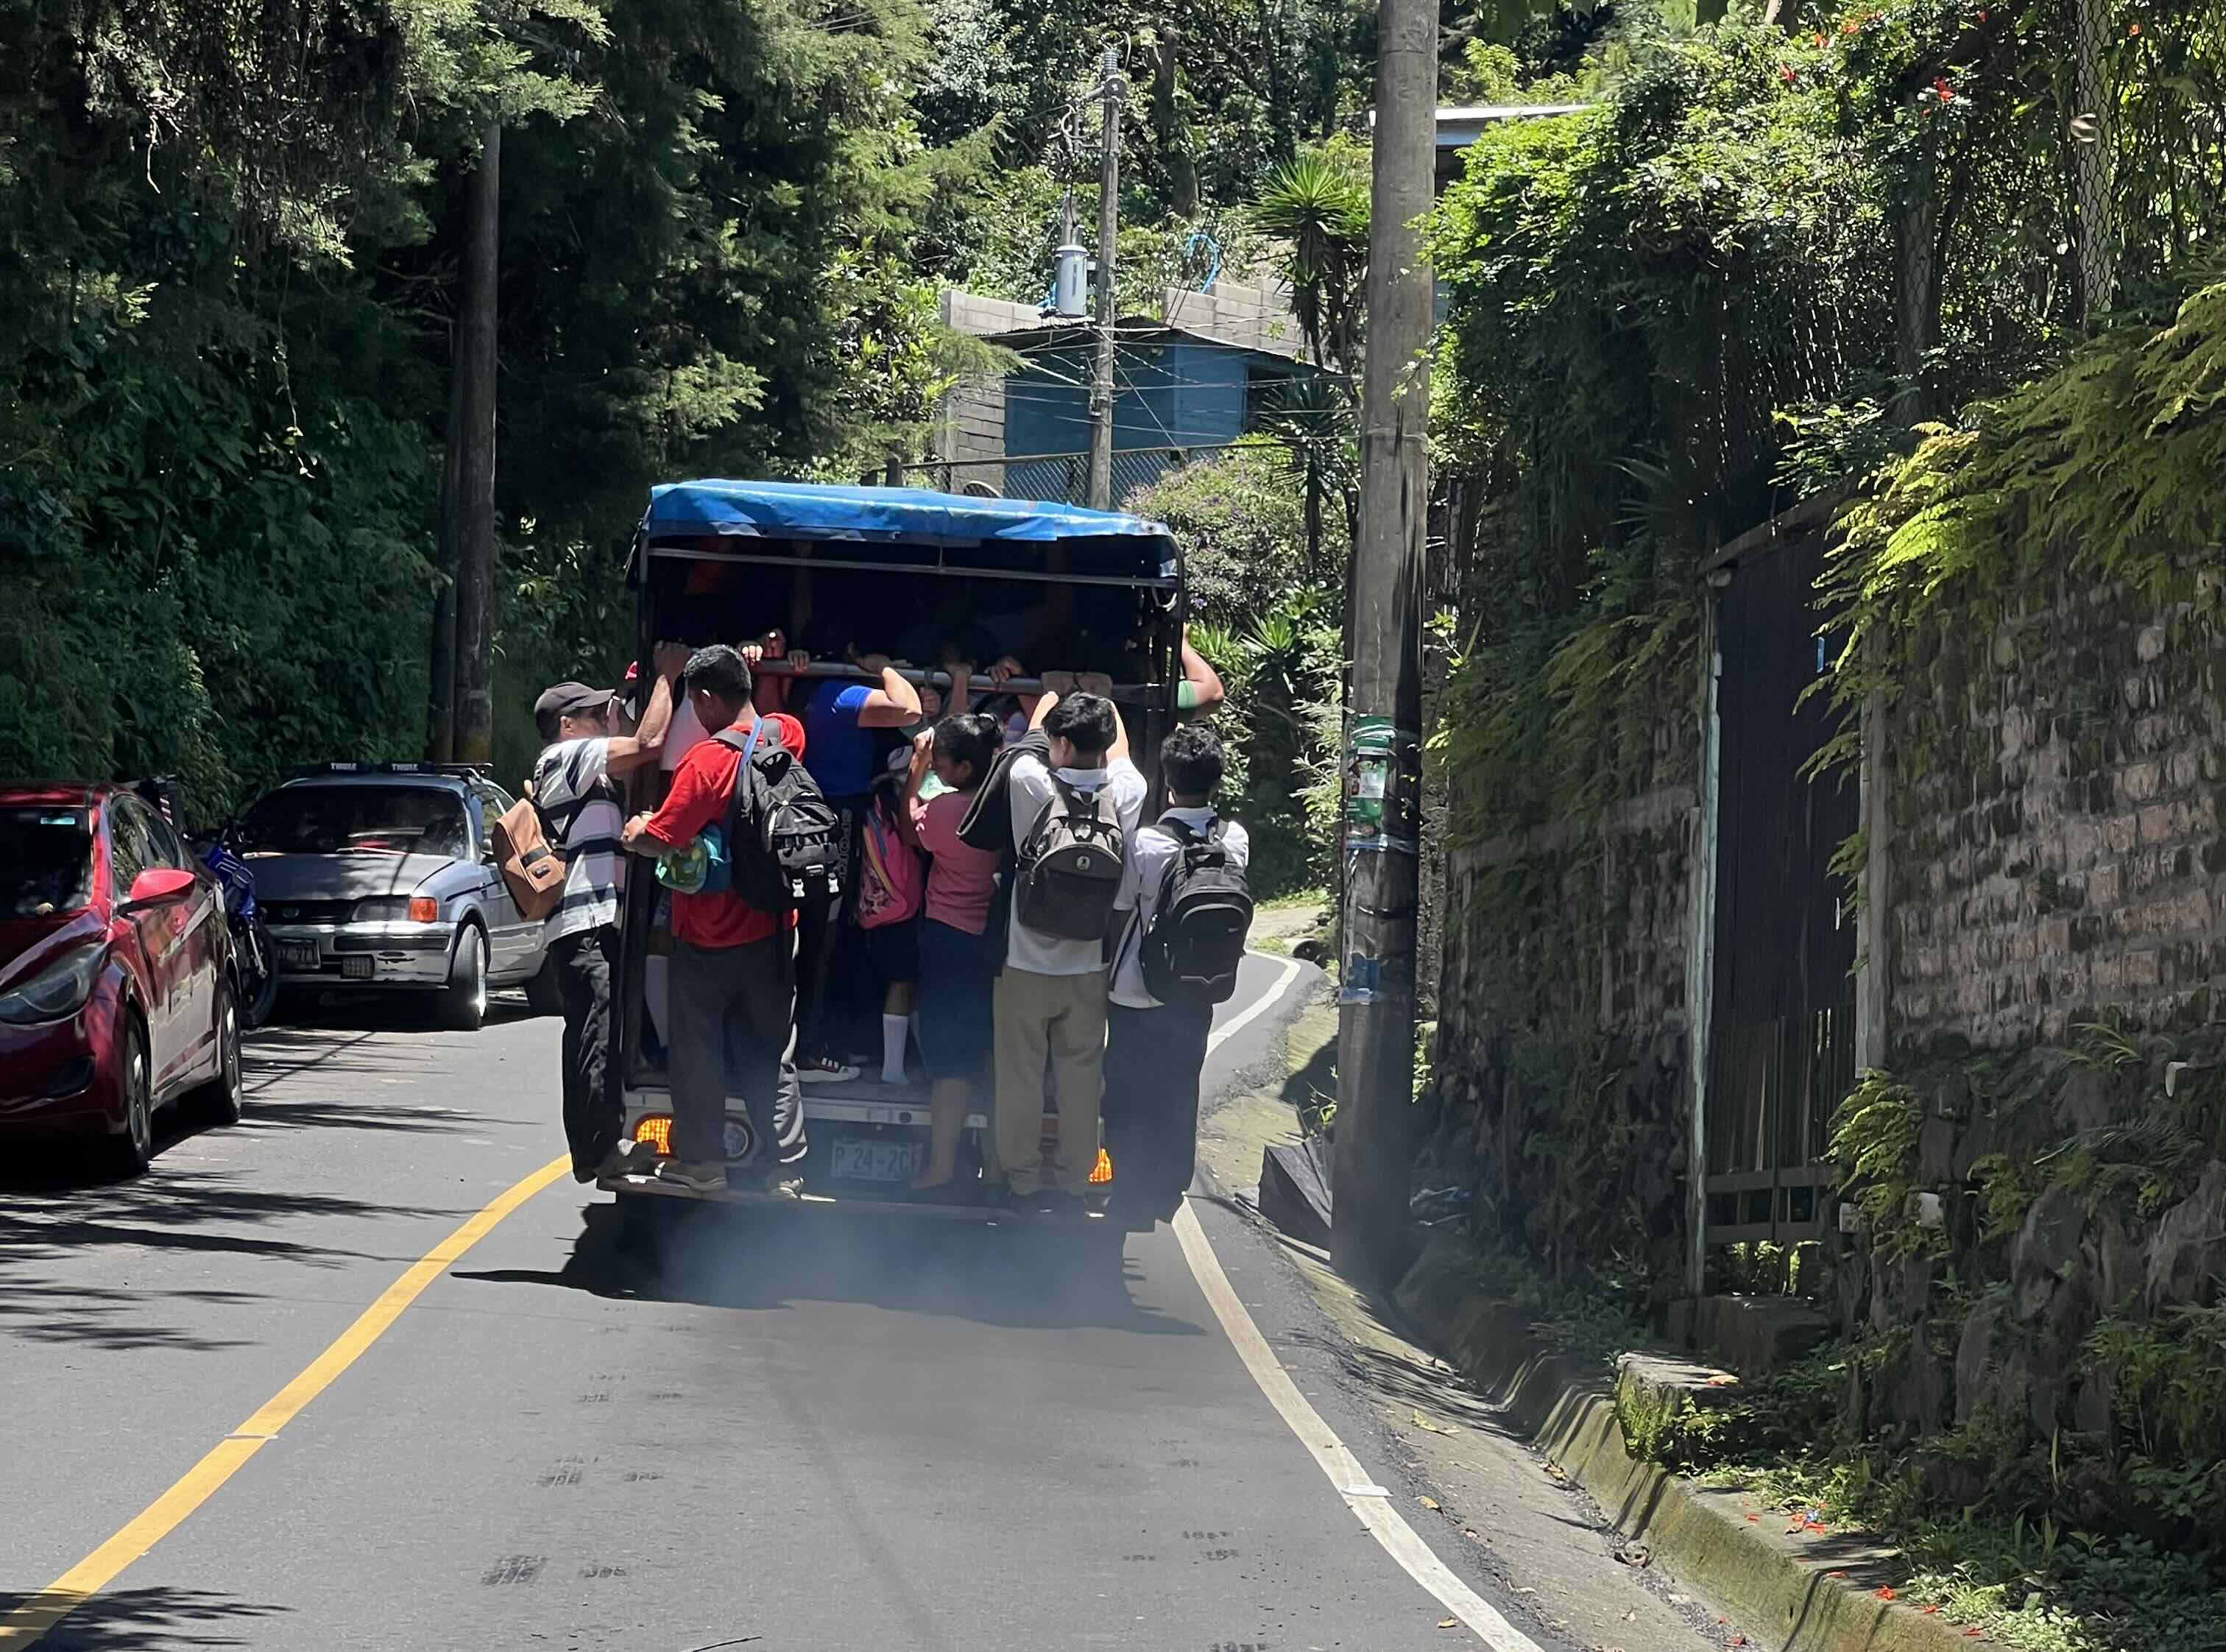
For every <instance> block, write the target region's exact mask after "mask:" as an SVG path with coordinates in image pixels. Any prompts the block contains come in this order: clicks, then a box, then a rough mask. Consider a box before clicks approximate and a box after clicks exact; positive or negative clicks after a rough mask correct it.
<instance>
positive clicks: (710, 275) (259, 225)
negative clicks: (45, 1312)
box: [0, 0, 989, 816]
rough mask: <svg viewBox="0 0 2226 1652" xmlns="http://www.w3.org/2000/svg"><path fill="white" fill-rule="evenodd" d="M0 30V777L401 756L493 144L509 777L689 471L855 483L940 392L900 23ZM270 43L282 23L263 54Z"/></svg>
mask: <svg viewBox="0 0 2226 1652" xmlns="http://www.w3.org/2000/svg"><path fill="white" fill-rule="evenodd" d="M249 10H250V13H251V14H253V15H254V16H256V17H257V18H258V21H257V22H255V23H254V24H253V25H252V26H249V25H246V24H243V23H241V22H240V21H239V16H240V14H239V9H238V8H230V9H226V8H221V7H218V8H211V7H207V6H200V7H196V6H188V5H182V4H169V3H157V4H154V5H145V6H138V7H136V8H128V9H127V8H119V7H117V6H114V5H111V4H96V5H92V6H79V7H74V8H57V7H52V6H43V5H37V4H34V3H31V0H0V38H5V39H6V40H7V41H8V42H9V49H8V51H7V52H6V53H5V54H0V553H4V555H5V556H6V557H7V566H8V572H9V576H10V588H11V595H12V596H13V597H14V599H15V600H13V601H12V602H11V604H10V607H9V610H8V612H7V613H6V614H5V615H4V616H0V686H5V687H6V688H7V689H9V690H10V693H9V696H8V705H7V708H6V709H4V710H0V769H5V770H8V771H11V772H31V773H41V772H46V773H53V772H76V773H81V774H86V775H88V776H103V775H108V774H113V773H117V772H135V771H145V770H154V769H167V770H175V771H178V772H181V773H182V774H183V775H184V776H185V778H186V779H187V781H188V808H189V810H191V811H192V812H193V813H194V814H195V815H196V816H207V815H213V814H216V813H219V812H221V811H222V810H226V809H227V808H229V807H231V806H232V805H234V804H237V803H239V801H241V800H243V799H244V797H245V795H246V794H248V793H249V792H251V791H253V790H254V789H256V788H257V787H259V786H261V785H264V784H266V783H267V782H268V781H269V780H270V778H273V777H274V776H275V775H276V774H277V773H278V772H281V771H283V768H285V767H286V766H289V765H291V764H293V763H296V762H300V761H303V760H307V759H315V758H324V757H338V756H350V757H373V758H375V757H403V756H416V755H419V754H421V752H422V745H423V724H424V706H425V696H426V683H425V677H426V667H425V659H426V657H427V654H428V651H429V650H428V643H429V638H428V628H429V616H430V613H431V608H432V602H433V597H434V594H435V591H436V588H437V587H438V584H439V582H440V580H441V574H440V572H439V571H438V570H437V569H436V568H435V566H434V546H435V540H436V520H435V510H436V499H437V498H438V495H439V491H440V480H441V478H440V469H441V466H440V452H441V445H442V429H443V426H444V424H445V423H446V419H447V410H448V383H447V380H448V360H449V355H450V348H449V333H450V318H451V315H452V313H453V308H454V303H455V277H456V268H457V264H458V259H459V251H460V248H459V245H458V242H457V235H458V232H459V230H460V227H461V212H460V206H461V194H462V189H463V185H464V180H465V168H466V166H467V164H468V163H469V157H470V156H474V155H475V153H476V143H475V134H476V133H477V131H478V130H480V128H481V127H482V126H483V125H484V124H486V123H487V122H488V121H490V120H496V119H499V120H500V121H501V122H503V123H504V125H505V132H506V137H505V142H504V144H503V174H502V187H501V200H502V219H501V247H500V265H501V271H502V273H501V288H500V291H499V313H500V323H499V325H500V329H501V330H500V336H499V357H500V360H501V365H502V381H501V390H500V397H499V400H500V409H499V414H500V419H501V426H500V438H501V448H500V455H499V463H498V466H497V477H498V486H499V496H498V500H497V505H498V514H499V520H500V524H501V532H502V537H503V541H504V543H503V544H502V547H501V550H500V557H499V568H498V570H497V575H498V587H499V588H498V589H497V591H496V592H495V594H494V595H495V613H494V624H495V651H496V655H497V668H496V669H497V674H498V684H499V693H500V696H501V697H502V702H503V703H502V706H501V708H500V710H499V725H500V729H501V739H500V742H499V756H500V758H501V760H502V763H503V766H504V767H505V768H506V771H509V772H512V773H513V774H514V772H515V771H516V770H517V769H518V768H519V767H521V766H522V765H523V762H524V759H525V756H526V754H527V753H530V751H531V749H532V747H533V745H534V743H535V735H534V734H533V732H532V731H531V727H530V723H529V722H528V721H527V720H526V719H525V717H524V715H523V714H522V711H521V710H520V708H519V705H520V702H521V701H530V699H531V695H532V693H533V692H535V691H536V690H537V688H538V687H539V686H540V685H541V684H543V683H546V682H547V681H549V680H550V679H551V678H553V677H563V676H586V677H610V676H614V674H615V673H616V672H617V670H619V669H620V667H621V666H622V665H623V664H624V663H625V661H626V658H628V657H629V655H630V652H631V648H632V642H633V639H632V638H631V636H630V635H629V632H630V631H631V623H630V619H629V617H628V616H629V608H628V604H627V602H626V595H625V592H624V589H623V586H622V572H621V570H622V562H621V558H620V548H621V546H622V544H623V543H624V541H625V538H626V536H627V534H628V532H629V531H630V529H631V526H632V524H633V521H634V520H635V519H636V518H638V516H639V511H640V509H641V505H642V500H643V499H644V497H645V495H646V491H647V488H648V486H650V484H651V483H652V482H653V481H656V480H661V479H663V478H665V477H669V476H671V475H672V474H674V473H678V472H684V471H691V470H693V471H725V472H730V473H735V472H740V473H747V472H753V471H754V472H759V473H766V472H773V473H791V474H803V473H824V474H836V475H841V476H843V477H844V478H845V479H846V480H853V479H855V477H857V476H859V475H861V474H865V473H875V474H878V473H880V471H881V467H883V466H884V465H885V464H887V462H889V461H891V460H899V461H905V460H910V459H913V458H916V457H917V456H919V454H920V452H921V451H922V450H923V449H924V448H925V441H926V431H927V428H928V422H929V417H930V413H931V410H932V403H933V400H934V397H935V396H936V395H937V393H938V391H939V390H940V389H941V387H942V386H943V385H944V384H945V383H947V382H948V380H949V378H950V377H951V374H952V373H953V372H956V371H957V369H958V367H959V365H961V363H960V361H959V359H958V357H957V353H956V351H955V349H954V346H955V344H956V341H955V340H953V339H952V338H951V336H950V335H949V334H946V333H945V332H944V330H943V329H942V328H941V327H940V325H939V324H938V322H937V321H936V319H935V313H934V303H933V284H932V281H931V280H930V279H928V278H927V277H926V276H924V275H923V274H922V272H921V271H920V270H919V267H918V265H917V263H916V261H915V259H914V257H913V238H914V237H915V236H916V235H917V234H918V233H919V231H920V229H921V226H922V225H923V224H924V222H925V220H926V219H927V218H928V217H929V216H930V214H931V212H932V210H933V209H935V208H937V207H938V204H939V203H942V202H944V201H945V200H952V199H957V198H961V197H964V196H965V195H967V194H968V192H969V191H970V190H976V191H977V193H978V189H977V185H976V182H975V181H974V175H975V174H976V172H977V171H978V169H979V168H981V167H982V166H983V164H984V163H985V162H986V161H987V160H988V158H989V154H988V149H987V147H986V145H985V144H984V143H983V142H982V141H980V140H977V139H972V138H968V137H964V136H963V135H962V136H958V137H954V139H953V140H952V141H951V142H949V143H945V144H944V145H943V146H942V147H941V148H939V149H931V148H930V147H929V146H928V145H927V143H925V140H924V139H923V138H922V137H921V135H920V132H919V129H918V126H917V124H916V123H915V121H914V118H913V111H912V108H911V105H910V104H909V102H908V100H907V98H908V90H909V87H910V86H911V85H912V84H913V79H914V75H915V73H916V71H917V70H918V69H919V67H920V65H921V63H922V60H923V54H924V53H925V49H926V48H925V41H924V38H923V32H924V17H923V14H922V12H921V11H920V10H919V7H918V6H917V5H916V4H915V3H914V0H867V3H866V4H864V5H863V6H861V7H852V8H849V10H845V11H844V12H843V13H842V14H840V15H839V16H824V17H823V16H817V15H816V14H813V13H811V12H809V11H808V10H807V11H798V10H794V9H792V8H790V7H787V6H785V4H782V3H778V0H762V3H760V0H646V3H642V4H629V5H626V6H624V7H612V8H608V9H605V8H602V7H599V6H596V5H593V4H589V3H586V0H523V3H503V4H499V5H498V4H494V3H463V4H457V3H448V0H401V3H397V4H394V5H391V6H387V7H385V8H374V9H372V10H362V9H355V10H350V9H346V8H342V9H340V10H332V9H325V10H317V9H314V8H313V9H310V10H306V11H305V10H301V9H299V8H295V9H290V10H289V9H288V8H283V7H279V8H263V9H262V10H261V11H260V12H257V11H256V9H254V8H250V9H249ZM264 14H267V15H264Z"/></svg>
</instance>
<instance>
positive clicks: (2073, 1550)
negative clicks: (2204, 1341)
mask: <svg viewBox="0 0 2226 1652" xmlns="http://www.w3.org/2000/svg"><path fill="white" fill-rule="evenodd" d="M1476 1269H1477V1274H1478V1279H1479V1284H1480V1285H1481V1286H1482V1287H1484V1288H1485V1290H1486V1291H1487V1292H1489V1293H1491V1295H1492V1296H1494V1297H1496V1298H1498V1299H1501V1300H1504V1301H1505V1302H1507V1303H1508V1304H1509V1305H1510V1306H1512V1307H1514V1308H1515V1309H1516V1310H1517V1311H1518V1312H1521V1313H1522V1314H1523V1316H1524V1317H1525V1318H1527V1319H1528V1320H1529V1321H1530V1325H1531V1328H1532V1331H1533V1332H1534V1333H1535V1334H1536V1336H1537V1337H1538V1338H1539V1339H1540V1341H1541V1342H1542V1343H1543V1344H1546V1345H1547V1346H1548V1347H1549V1348H1551V1349H1554V1350H1556V1351H1559V1352H1564V1353H1568V1354H1570V1355H1573V1356H1574V1357H1577V1358H1579V1359H1580V1360H1584V1361H1586V1362H1587V1363H1598V1364H1600V1365H1601V1366H1608V1365H1612V1363H1613V1362H1614V1360H1615V1358H1616V1357H1617V1355H1619V1354H1620V1353H1623V1352H1625V1351H1626V1350H1631V1349H1634V1348H1643V1347H1645V1346H1647V1345H1648V1344H1650V1343H1652V1342H1654V1341H1655V1340H1656V1339H1655V1338H1654V1337H1652V1335H1651V1333H1650V1330H1649V1328H1648V1326H1647V1325H1645V1324H1644V1322H1643V1320H1641V1319H1640V1318H1639V1317H1638V1314H1637V1313H1636V1312H1635V1311H1634V1308H1633V1302H1632V1299H1631V1297H1630V1296H1629V1295H1627V1294H1626V1293H1622V1292H1619V1290H1617V1289H1616V1288H1615V1285H1614V1282H1613V1281H1601V1280H1587V1281H1575V1280H1555V1279H1553V1278H1552V1277H1551V1276H1550V1275H1549V1274H1547V1273H1546V1272H1545V1271H1544V1270H1543V1269H1542V1268H1539V1267H1538V1266H1537V1265H1536V1263H1535V1262H1533V1261H1530V1260H1529V1259H1528V1258H1524V1257H1522V1256H1517V1255H1508V1254H1505V1253H1504V1252H1493V1251H1479V1254H1478V1256H1477V1260H1476ZM1907 1334H1908V1333H1907V1331H1898V1332H1889V1333H1886V1334H1884V1335H1882V1336H1880V1337H1875V1338H1869V1339H1865V1340H1863V1341H1860V1342H1857V1343H1854V1344H1845V1343H1841V1344H1830V1345H1828V1346H1827V1347H1825V1348H1823V1349H1820V1350H1817V1351H1816V1353H1814V1354H1812V1355H1810V1356H1809V1357H1807V1358H1805V1359H1803V1360H1801V1361H1798V1362H1797V1363H1794V1364H1792V1365H1790V1366H1789V1367H1787V1368H1786V1369H1783V1370H1779V1371H1775V1372H1771V1373H1768V1374H1766V1375H1764V1376H1757V1377H1750V1378H1748V1379H1746V1381H1745V1382H1742V1383H1741V1385H1740V1387H1739V1390H1738V1392H1737V1394H1736V1395H1735V1396H1734V1397H1733V1398H1731V1399H1730V1400H1728V1401H1727V1402H1725V1403H1723V1404H1721V1405H1719V1406H1715V1407H1709V1408H1708V1409H1707V1410H1705V1411H1699V1410H1695V1411H1689V1412H1687V1413H1686V1414H1683V1415H1682V1417H1679V1418H1676V1419H1675V1420H1672V1421H1671V1422H1670V1423H1669V1424H1668V1426H1662V1425H1661V1424H1660V1422H1659V1420H1650V1426H1649V1427H1648V1428H1647V1429H1646V1430H1645V1431H1644V1439H1643V1440H1642V1441H1641V1442H1640V1443H1641V1444H1643V1445H1644V1452H1645V1454H1646V1455H1647V1456H1649V1457H1650V1458H1653V1459H1654V1460H1656V1461H1658V1462H1661V1463H1663V1464H1664V1465H1666V1466H1669V1467H1670V1468H1674V1469H1676V1470H1678V1471H1682V1472H1683V1473H1686V1474H1689V1475H1691V1476H1693V1477H1695V1478H1698V1479H1700V1480H1701V1481H1703V1482H1705V1483H1707V1484H1712V1485H1719V1486H1727V1487H1735V1488H1737V1489H1739V1490H1745V1491H1746V1492H1748V1493H1750V1494H1752V1496H1755V1497H1756V1498H1758V1499H1759V1501H1761V1502H1763V1503H1765V1504H1767V1505H1769V1506H1771V1507H1774V1508H1781V1509H1786V1510H1788V1511H1797V1512H1798V1513H1800V1514H1801V1515H1804V1516H1807V1517H1810V1518H1814V1519H1816V1521H1818V1522H1820V1523H1822V1525H1823V1526H1825V1527H1826V1528H1829V1529H1832V1530H1836V1531H1859V1532H1863V1533H1866V1534H1871V1535H1873V1536H1875V1537H1877V1538H1879V1539H1880V1540H1882V1541H1886V1542H1887V1543H1889V1544H1892V1546H1893V1547H1896V1548H1898V1549H1899V1550H1900V1551H1901V1553H1902V1554H1904V1555H1905V1557H1906V1559H1907V1562H1908V1567H1909V1573H1908V1576H1907V1578H1906V1579H1905V1580H1904V1581H1899V1582H1897V1583H1896V1585H1894V1588H1895V1593H1896V1594H1897V1595H1898V1597H1899V1598H1902V1599H1904V1600H1905V1601H1909V1602H1911V1603H1913V1604H1916V1605H1917V1606H1918V1607H1919V1608H1920V1609H1928V1608H1930V1609H1936V1610H1937V1611H1938V1612H1939V1613H1940V1615H1941V1616H1942V1617H1944V1618H1946V1619H1947V1620H1948V1621H1949V1622H1950V1623H1956V1624H1957V1625H1960V1626H1963V1627H1966V1628H1969V1629H1975V1630H1978V1631H1980V1632H1981V1634H1983V1635H1984V1636H1988V1637H1989V1638H1990V1639H1992V1640H1993V1641H1994V1642H1998V1643H2000V1644H2001V1645H2003V1646H2007V1647H2011V1648H2013V1649H2015V1652H2222V1649H2226V1547H2222V1544H2226V1533H2221V1532H2220V1531H2218V1530H2217V1529H2216V1528H2215V1527H2211V1526H2209V1525H2208V1524H2207V1523H2206V1522H2204V1521H2202V1520H2200V1519H2196V1520H2192V1521H2191V1520H2188V1519H2185V1518H2180V1519H2177V1520H2175V1519H2174V1518H2173V1515H2172V1510H2173V1509H2175V1508H2176V1507H2180V1506H2181V1504H2179V1503H2174V1502H2173V1501H2172V1499H2169V1498H2166V1499H2164V1500H2162V1501H2161V1502H2159V1503H2158V1504H2157V1505H2156V1507H2155V1509H2154V1513H2153V1517H2151V1518H2149V1519H2148V1520H2147V1521H2146V1522H2132V1523H2128V1522H2125V1521H2123V1520H2121V1521H2117V1522H2111V1521H2108V1520H2098V1521H2097V1522H2096V1524H2097V1525H2098V1526H2103V1527H2105V1528H2106V1529H2099V1530H2089V1529H2084V1528H2079V1527H2077V1526H2076V1525H2074V1524H2072V1523H2070V1522H2067V1521H2064V1520H2061V1519H2059V1518H2058V1517H2057V1515H2056V1514H2054V1513H2051V1512H2046V1510H2048V1509H2050V1508H2051V1506H2052V1505H2061V1504H2064V1503H2067V1502H2068V1501H2070V1500H2072V1499H2074V1498H2075V1496H2076V1491H2075V1482H2076V1480H2077V1477H2080V1476H2083V1475H2085V1474H2089V1473H2091V1472H2092V1471H2093V1469H2092V1465H2093V1463H2094V1459H2093V1458H2092V1457H2091V1456H2089V1455H2083V1454H2086V1453H2090V1452H2092V1451H2093V1450H2094V1449H2095V1446H2094V1445H2093V1443H2092V1442H2089V1441H2086V1440H2084V1439H2083V1438H2080V1437H2073V1436H2070V1435H2069V1434H2067V1433H2064V1432H2062V1431H2059V1433H2058V1434H2057V1438H2056V1439H2054V1440H2053V1441H2052V1442H2051V1445H2049V1446H2047V1447H2045V1448H2043V1449H2040V1450H2038V1451H2034V1450H2032V1449H2028V1448H2026V1446H2024V1445H2023V1444H2022V1439H2023V1434H2022V1431H2021V1430H2020V1429H2019V1428H2018V1427H2016V1426H2013V1420H2009V1419H2004V1418H1991V1417H1988V1416H1987V1415H1984V1414H1981V1415H1978V1416H1975V1417H1971V1418H1968V1419H1967V1420H1964V1421H1963V1422H1962V1424H1961V1425H1959V1426H1956V1427H1954V1428H1951V1429H1949V1430H1947V1431H1945V1432H1944V1433H1939V1434H1936V1435H1933V1436H1930V1437H1928V1438H1924V1439H1918V1438H1917V1437H1915V1436H1913V1435H1912V1434H1911V1433H1905V1432H1901V1431H1895V1430H1885V1431H1880V1432H1875V1433H1872V1434H1871V1435H1869V1436H1868V1437H1864V1436H1862V1435H1860V1434H1858V1433H1856V1432H1855V1430H1854V1428H1853V1427H1851V1426H1850V1425H1849V1422H1848V1416H1849V1414H1850V1409H1851V1407H1853V1406H1854V1405H1856V1404H1857V1403H1859V1401H1857V1399H1856V1396H1857V1395H1859V1394H1860V1392H1862V1391H1863V1389H1864V1388H1865V1387H1866V1385H1867V1383H1868V1382H1870V1379H1871V1378H1873V1377H1874V1376H1877V1375H1878V1374H1879V1372H1881V1371H1882V1370H1885V1369H1887V1368H1889V1367H1890V1366H1891V1364H1892V1355H1893V1352H1894V1349H1893V1346H1892V1339H1893V1338H1894V1337H1896V1336H1901V1337H1905V1336H1906V1335H1907ZM2213 1376H2214V1380H2216V1381H2217V1382H2226V1372H2217V1373H2214V1374H2213ZM1626 1438H1627V1439H1629V1438H1631V1431H1630V1430H1629V1429H1626ZM2205 1466H2206V1465H2185V1466H2176V1467H2174V1468H2172V1469H2157V1468H2151V1469H2147V1470H2141V1471H2138V1472H2140V1473H2146V1474H2149V1475H2156V1474H2172V1475H2174V1476H2176V1477H2199V1476H2201V1475H2202V1474H2203V1473H2204V1469H2205ZM1950 1496H1968V1498H1969V1501H1968V1502H1962V1503H1954V1502H1950V1501H1949V1497H1950ZM2036 1510H2039V1511H2041V1512H2036ZM2143 1525H2146V1527H2147V1529H2142V1528H2141V1527H2142V1526H2143Z"/></svg>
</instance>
